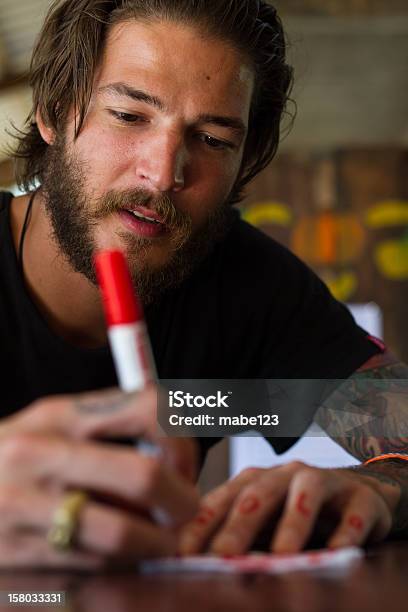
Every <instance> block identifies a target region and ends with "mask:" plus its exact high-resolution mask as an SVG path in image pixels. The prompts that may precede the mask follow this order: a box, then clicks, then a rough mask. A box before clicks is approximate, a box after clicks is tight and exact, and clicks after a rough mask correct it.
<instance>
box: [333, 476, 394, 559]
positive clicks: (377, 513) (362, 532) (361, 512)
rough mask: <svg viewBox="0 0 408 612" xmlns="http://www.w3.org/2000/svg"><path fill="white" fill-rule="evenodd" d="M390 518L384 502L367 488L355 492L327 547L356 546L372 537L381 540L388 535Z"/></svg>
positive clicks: (390, 523)
mask: <svg viewBox="0 0 408 612" xmlns="http://www.w3.org/2000/svg"><path fill="white" fill-rule="evenodd" d="M391 525H392V517H391V514H390V511H389V509H388V507H387V505H386V503H385V501H384V500H383V499H382V498H381V497H380V496H379V495H378V494H377V493H375V492H374V491H372V489H370V488H369V487H364V488H363V489H359V490H357V491H356V492H355V493H354V495H353V496H352V498H351V499H350V502H349V503H348V505H347V506H346V508H345V509H344V512H343V515H342V519H341V522H340V525H339V526H338V527H337V529H336V530H335V532H334V533H333V535H332V536H331V538H330V540H329V541H328V543H327V545H328V547H329V548H341V547H343V546H358V545H361V544H363V543H364V542H365V541H366V540H367V538H368V537H369V536H370V535H372V537H373V540H374V541H381V540H383V539H384V538H385V537H386V536H387V534H388V533H389V531H390V529H391Z"/></svg>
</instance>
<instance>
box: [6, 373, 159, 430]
mask: <svg viewBox="0 0 408 612" xmlns="http://www.w3.org/2000/svg"><path fill="white" fill-rule="evenodd" d="M156 414H157V387H155V386H153V385H150V386H149V387H146V389H144V390H143V391H140V392H135V393H124V392H122V391H120V390H119V389H116V388H114V389H103V390H99V391H91V392H87V393H81V394H76V395H65V396H64V395H58V396H51V397H46V398H42V399H40V400H37V401H36V402H34V403H33V404H32V405H31V406H29V407H28V408H26V409H24V410H22V411H21V412H19V413H18V414H16V415H14V416H12V417H9V418H8V419H5V420H4V421H3V422H2V426H1V428H0V435H1V437H2V438H6V437H8V436H9V435H10V434H12V433H14V432H20V431H22V432H24V431H25V432H31V433H45V432H49V433H54V434H59V435H63V436H67V437H72V438H75V439H78V438H86V437H88V438H92V437H93V438H97V437H108V438H113V437H117V438H120V437H126V438H129V437H131V436H134V437H137V436H141V435H144V436H154V435H155V434H156V430H157V419H156Z"/></svg>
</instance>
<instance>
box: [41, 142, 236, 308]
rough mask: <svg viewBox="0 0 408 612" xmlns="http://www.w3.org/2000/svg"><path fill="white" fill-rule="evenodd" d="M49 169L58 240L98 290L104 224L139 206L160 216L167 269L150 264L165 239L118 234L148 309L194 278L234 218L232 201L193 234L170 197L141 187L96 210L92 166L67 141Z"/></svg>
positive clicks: (46, 184)
mask: <svg viewBox="0 0 408 612" xmlns="http://www.w3.org/2000/svg"><path fill="white" fill-rule="evenodd" d="M45 168H46V170H45V172H44V175H43V180H42V185H41V189H42V191H43V196H44V202H45V210H46V213H47V216H48V218H49V220H50V224H51V229H52V238H53V239H54V241H55V242H56V244H57V246H58V248H59V250H60V251H61V253H62V255H63V256H64V257H65V258H66V260H67V261H68V263H69V265H70V266H71V268H72V269H73V270H74V271H75V272H79V273H80V274H83V275H84V276H85V277H86V278H87V279H88V280H89V281H90V282H91V283H92V284H93V285H95V286H97V279H96V273H95V269H94V265H93V257H94V254H95V253H96V251H97V245H96V243H95V237H94V236H95V231H96V229H97V226H98V224H99V223H100V221H101V220H103V219H105V218H108V217H109V216H111V215H113V214H114V213H117V212H119V211H121V210H125V209H127V208H129V207H130V206H135V205H136V206H144V207H146V208H149V209H150V210H152V211H154V212H156V213H157V214H158V215H159V216H160V218H161V219H162V221H163V223H164V226H165V239H166V244H165V245H164V248H167V249H168V256H167V258H166V261H165V262H164V263H162V264H159V265H157V264H156V265H154V264H153V263H152V262H151V261H150V262H149V251H150V250H151V249H153V248H157V245H158V244H159V243H158V241H160V240H163V239H162V238H161V237H158V238H146V237H140V236H137V235H135V234H133V233H132V232H130V231H122V230H117V231H116V232H115V233H116V235H117V236H119V237H120V238H121V241H122V243H123V245H124V248H123V250H124V251H125V255H126V258H127V261H128V264H129V271H130V275H131V278H132V282H133V285H134V288H135V291H136V292H137V294H138V297H139V299H140V300H141V301H142V303H143V304H150V303H151V302H153V301H155V300H156V299H157V298H158V297H159V296H160V295H161V294H162V293H164V292H165V291H166V290H168V289H171V288H174V287H177V286H179V285H180V284H181V283H182V282H183V281H184V280H185V279H186V278H188V277H189V276H190V275H191V274H192V272H193V271H194V270H195V269H196V268H197V266H199V264H200V263H202V262H203V260H204V259H205V258H206V257H207V256H208V255H209V254H210V253H211V251H212V250H213V248H214V246H215V245H216V244H217V243H218V242H219V241H220V240H222V238H223V237H224V236H225V235H226V233H227V232H228V231H229V228H230V226H231V224H232V221H233V218H234V214H233V212H232V210H231V206H230V204H229V200H226V201H224V202H220V203H219V205H218V206H217V207H216V209H215V211H214V212H211V213H210V214H209V215H208V217H207V219H206V221H205V222H204V223H203V224H202V225H201V226H200V227H199V228H196V229H193V227H192V223H191V219H190V217H189V215H188V214H187V213H184V212H181V211H179V210H178V209H177V208H176V207H175V206H174V203H173V202H172V199H171V198H170V196H169V195H167V194H160V195H159V196H157V195H152V194H151V193H149V192H148V191H147V190H145V189H140V188H136V189H128V190H125V191H113V190H111V191H108V192H106V193H105V194H104V195H103V196H100V197H98V198H96V199H95V203H94V205H93V208H92V207H91V203H90V199H91V198H90V196H89V195H88V194H87V193H86V179H85V175H86V164H83V163H81V161H80V160H79V159H78V158H77V157H75V156H73V155H72V154H69V153H68V151H67V148H66V143H65V139H64V137H61V136H59V137H57V139H56V141H55V143H54V144H53V146H50V147H48V150H47V155H46V164H45ZM162 244H163V243H162Z"/></svg>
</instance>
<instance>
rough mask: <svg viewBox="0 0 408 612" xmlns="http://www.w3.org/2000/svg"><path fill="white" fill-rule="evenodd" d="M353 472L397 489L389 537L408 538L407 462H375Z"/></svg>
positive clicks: (359, 467) (354, 469)
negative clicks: (397, 496) (396, 499)
mask: <svg viewBox="0 0 408 612" xmlns="http://www.w3.org/2000/svg"><path fill="white" fill-rule="evenodd" d="M353 471H356V472H358V473H359V474H361V475H363V476H369V477H370V478H374V479H376V480H379V481H380V482H384V483H386V484H388V485H391V486H393V487H396V488H398V490H399V501H398V504H397V507H396V509H395V510H394V513H393V524H392V529H391V533H390V535H391V536H395V537H405V538H406V537H408V461H401V460H398V459H395V460H394V459H388V460H387V461H376V462H375V463H374V464H369V465H367V466H364V465H360V466H358V467H356V468H353Z"/></svg>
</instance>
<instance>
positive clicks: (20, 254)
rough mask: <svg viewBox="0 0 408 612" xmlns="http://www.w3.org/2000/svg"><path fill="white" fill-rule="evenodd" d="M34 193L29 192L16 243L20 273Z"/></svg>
mask: <svg viewBox="0 0 408 612" xmlns="http://www.w3.org/2000/svg"><path fill="white" fill-rule="evenodd" d="M36 193H37V192H36V191H33V193H32V194H31V197H30V200H29V202H28V206H27V211H26V214H25V217H24V223H23V229H22V230H21V235H20V243H19V245H18V265H19V268H20V272H21V274H22V275H24V268H23V247H24V238H25V236H26V233H27V228H28V224H29V223H30V219H31V211H32V207H33V202H34V198H35V194H36Z"/></svg>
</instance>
